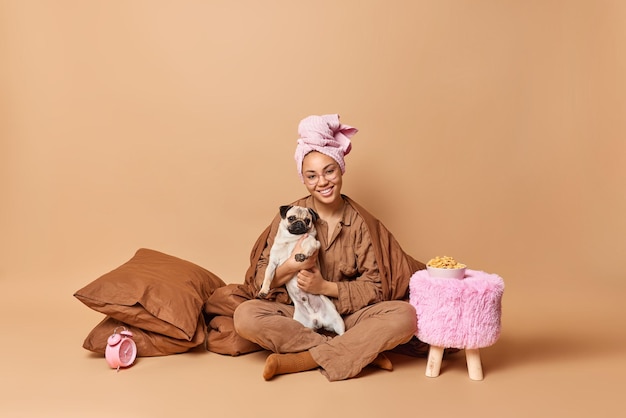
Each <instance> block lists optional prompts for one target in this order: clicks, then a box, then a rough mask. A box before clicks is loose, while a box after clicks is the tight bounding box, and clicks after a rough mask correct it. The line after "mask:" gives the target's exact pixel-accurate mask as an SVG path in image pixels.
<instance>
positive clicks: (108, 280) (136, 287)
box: [74, 248, 225, 341]
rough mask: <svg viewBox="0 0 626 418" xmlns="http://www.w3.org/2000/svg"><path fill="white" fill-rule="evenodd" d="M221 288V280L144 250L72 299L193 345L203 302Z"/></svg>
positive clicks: (196, 267) (182, 261)
mask: <svg viewBox="0 0 626 418" xmlns="http://www.w3.org/2000/svg"><path fill="white" fill-rule="evenodd" d="M221 286H225V283H224V282H223V281H222V280H221V279H220V278H219V277H217V276H216V275H215V274H213V273H211V272H210V271H208V270H206V269H204V268H202V267H200V266H197V265H195V264H193V263H190V262H189V261H185V260H182V259H180V258H176V257H173V256H171V255H167V254H163V253H160V252H158V251H154V250H149V249H145V248H141V249H139V250H138V251H137V252H136V253H135V255H134V256H133V257H132V258H131V259H130V260H128V261H127V262H126V263H124V264H122V265H121V266H119V267H118V268H116V269H115V270H113V271H111V272H109V273H106V274H105V275H103V276H101V277H99V278H98V279H96V280H94V281H93V282H91V283H89V284H88V285H87V286H85V287H83V288H82V289H80V290H78V291H77V292H76V293H75V294H74V296H75V297H76V298H78V299H79V300H80V301H81V302H83V303H84V304H85V305H87V306H88V307H90V308H92V309H94V310H96V311H98V312H102V313H103V314H105V315H108V316H110V317H112V318H114V319H117V320H118V321H120V322H124V323H125V324H128V325H131V326H133V327H137V328H141V329H143V330H146V331H150V332H156V333H158V334H162V335H165V336H168V337H172V338H176V339H185V340H187V341H192V340H193V338H194V335H195V334H196V328H197V325H198V318H199V317H200V316H201V315H200V314H201V312H202V307H203V304H204V303H205V302H206V301H207V299H208V298H209V296H210V295H211V293H213V291H214V290H215V289H217V288H218V287H221Z"/></svg>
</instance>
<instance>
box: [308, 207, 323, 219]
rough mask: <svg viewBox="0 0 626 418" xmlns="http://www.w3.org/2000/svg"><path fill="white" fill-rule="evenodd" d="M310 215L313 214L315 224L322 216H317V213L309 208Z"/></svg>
mask: <svg viewBox="0 0 626 418" xmlns="http://www.w3.org/2000/svg"><path fill="white" fill-rule="evenodd" d="M309 213H310V214H311V216H312V217H313V222H317V220H318V219H319V218H320V216H319V215H318V214H317V212H315V211H314V210H313V209H311V208H309Z"/></svg>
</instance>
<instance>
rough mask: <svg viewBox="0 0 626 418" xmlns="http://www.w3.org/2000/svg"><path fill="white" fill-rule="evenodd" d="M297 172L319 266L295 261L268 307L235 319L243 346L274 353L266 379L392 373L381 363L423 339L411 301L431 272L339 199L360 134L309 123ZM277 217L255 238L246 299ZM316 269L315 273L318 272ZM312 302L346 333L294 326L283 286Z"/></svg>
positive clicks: (252, 304)
mask: <svg viewBox="0 0 626 418" xmlns="http://www.w3.org/2000/svg"><path fill="white" fill-rule="evenodd" d="M298 131H299V136H300V138H299V139H298V145H297V148H296V155H295V158H296V163H297V168H298V173H299V175H300V178H301V180H302V181H303V183H304V185H305V187H306V189H307V191H308V193H309V195H308V196H307V197H305V198H303V199H300V200H298V201H296V202H293V204H295V205H300V206H305V207H308V208H311V209H314V210H315V211H316V212H317V214H318V215H319V219H318V220H317V222H316V224H315V226H316V229H317V239H318V240H319V241H320V243H321V248H320V250H319V251H318V254H317V257H315V256H313V257H309V258H308V259H307V260H305V261H304V262H299V261H296V260H295V258H294V257H293V255H295V254H297V253H299V252H301V251H300V248H299V246H296V248H295V249H294V252H293V254H292V257H290V259H289V260H288V261H287V262H285V263H284V264H282V265H281V266H280V267H279V268H278V269H277V271H276V275H275V277H274V280H273V282H272V288H273V289H272V291H271V292H270V295H269V297H268V298H267V299H265V300H263V299H254V298H251V299H250V300H247V301H244V302H242V303H241V304H240V305H238V307H237V308H236V310H235V311H234V315H233V318H234V327H235V330H236V332H237V334H239V335H240V336H241V337H243V338H245V339H247V340H249V341H252V342H254V343H256V344H258V345H259V346H261V347H263V348H265V349H267V350H270V351H273V352H274V353H273V354H270V355H269V357H268V358H267V360H266V364H265V369H264V371H263V377H264V378H265V380H270V379H272V378H273V377H274V376H275V375H278V374H285V373H294V372H300V371H305V370H312V369H316V368H321V371H322V373H324V375H326V377H327V378H328V379H329V380H330V381H336V380H342V379H347V378H350V377H354V376H356V375H357V374H358V373H359V372H360V371H361V370H362V369H363V368H364V367H366V366H367V365H369V364H372V365H374V366H377V367H380V368H382V369H386V370H392V368H393V366H392V364H391V362H390V361H389V359H388V358H387V357H386V356H385V355H384V354H382V353H383V352H384V351H386V350H391V349H393V348H394V347H396V346H398V345H399V344H403V343H406V342H408V341H409V340H410V339H411V338H412V337H413V336H414V335H415V332H416V329H417V321H416V313H415V310H414V308H413V307H412V306H411V305H410V304H409V303H408V302H407V301H406V300H405V299H406V297H407V291H408V283H409V279H410V277H411V275H412V274H413V273H414V272H415V271H417V270H419V269H423V268H425V266H424V264H423V263H420V262H418V261H416V260H414V259H413V258H412V257H410V256H409V255H407V254H406V253H404V251H403V250H402V249H401V248H400V246H399V245H398V243H397V242H396V240H395V239H394V238H393V235H392V234H391V233H389V231H388V230H387V229H386V228H385V227H384V226H383V225H382V223H380V221H378V220H377V219H376V218H375V217H373V216H372V215H371V214H369V213H368V212H367V211H366V210H365V209H363V208H362V207H360V206H359V205H358V204H357V203H356V202H354V201H353V200H351V199H350V198H349V197H347V196H345V195H342V194H341V187H342V183H343V175H344V173H345V162H344V157H345V155H346V154H348V153H349V152H350V150H351V142H350V137H351V136H352V135H354V134H355V133H356V132H357V130H356V129H354V128H352V127H350V126H347V125H342V124H341V123H340V122H339V116H338V115H323V116H309V117H308V118H305V119H303V120H302V121H301V122H300V125H299V129H298ZM279 221H280V218H279V217H278V215H277V216H276V218H275V219H274V220H273V222H272V224H271V225H270V227H268V229H267V230H266V231H265V233H264V234H263V235H262V236H261V237H260V238H259V240H258V241H257V244H256V246H255V249H253V254H255V253H256V254H257V256H256V257H255V256H254V255H253V257H252V260H251V262H252V263H251V267H250V269H249V270H248V275H247V277H246V285H247V286H248V289H249V293H252V294H254V295H255V293H254V292H255V291H258V289H259V288H260V286H261V283H262V282H263V276H264V272H265V268H266V266H267V263H268V258H269V250H270V248H271V246H272V243H273V239H274V236H275V235H276V230H277V226H278V223H279ZM316 262H319V267H317V263H316ZM296 274H297V276H298V286H299V287H300V288H301V289H302V290H305V291H307V292H309V293H313V294H323V295H326V296H328V297H330V298H331V300H332V301H333V302H334V304H335V306H336V307H337V310H338V311H339V313H340V314H341V315H342V317H343V319H344V322H345V325H346V331H345V333H344V334H343V335H339V336H337V335H328V334H327V333H323V332H316V331H313V330H311V329H309V328H306V327H304V326H303V325H301V324H300V323H299V322H297V321H295V320H294V319H293V312H294V307H293V305H292V304H290V301H289V299H288V296H287V294H286V292H285V290H284V287H283V285H284V284H285V283H286V282H287V281H288V280H290V279H291V278H292V277H293V276H294V275H296Z"/></svg>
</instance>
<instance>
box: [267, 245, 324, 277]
mask: <svg viewBox="0 0 626 418" xmlns="http://www.w3.org/2000/svg"><path fill="white" fill-rule="evenodd" d="M307 236H308V234H304V235H302V237H300V239H299V240H298V242H297V243H296V245H295V247H294V248H293V251H292V252H291V255H290V256H289V258H288V259H287V260H286V261H285V262H284V263H283V264H281V265H280V266H278V268H277V269H276V273H275V275H274V280H272V285H271V286H272V288H275V287H280V286H282V285H284V284H285V283H287V282H288V281H289V280H291V279H292V278H293V276H295V275H296V273H298V272H299V271H302V270H308V269H312V268H313V267H315V266H316V265H317V253H318V251H315V252H314V253H313V254H311V255H310V256H309V257H307V258H306V259H305V260H304V261H296V259H295V256H296V254H303V252H304V250H303V249H302V240H304V239H305V238H306V237H307Z"/></svg>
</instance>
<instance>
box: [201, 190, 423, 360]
mask: <svg viewBox="0 0 626 418" xmlns="http://www.w3.org/2000/svg"><path fill="white" fill-rule="evenodd" d="M344 197H345V199H346V200H347V202H348V204H350V205H351V206H352V207H353V208H354V209H355V210H356V211H357V212H358V213H359V214H360V215H361V216H362V217H363V219H364V220H365V223H366V225H367V226H368V228H369V232H370V236H371V238H372V243H373V247H374V252H375V255H376V261H377V263H378V267H379V270H380V274H381V282H382V286H383V297H384V298H385V300H396V299H401V300H402V299H407V297H408V288H409V280H410V278H411V276H412V275H413V273H415V272H416V271H417V270H422V269H424V268H426V266H425V265H424V264H423V263H421V262H419V261H417V260H415V259H414V258H413V257H411V256H410V255H408V254H406V253H405V252H404V251H403V250H402V248H401V247H400V244H399V243H398V242H397V241H396V239H395V238H394V236H393V235H392V234H391V232H389V230H388V229H387V228H386V227H385V226H384V225H383V224H382V222H380V221H379V220H378V219H377V218H375V217H374V216H373V215H371V214H370V213H369V212H367V211H366V210H365V209H364V208H362V207H361V206H360V205H358V204H357V203H356V202H354V201H353V200H352V199H350V198H349V197H347V196H344ZM303 201H304V199H300V200H298V201H296V202H294V203H293V204H294V205H301V204H303ZM279 221H280V218H278V217H276V218H275V219H274V221H273V222H272V224H270V225H269V226H268V227H267V228H266V229H265V230H264V231H263V233H261V235H260V236H259V238H258V239H257V241H256V242H255V244H254V247H253V248H252V252H251V254H250V266H249V267H248V270H247V271H246V275H245V281H244V283H243V284H229V285H227V286H223V287H221V288H218V289H216V290H215V292H214V293H213V294H212V295H211V297H210V298H209V300H208V301H207V303H206V304H205V306H204V312H205V314H206V315H207V316H208V317H209V318H208V319H209V334H208V339H207V349H208V350H209V351H213V352H216V353H220V354H229V355H239V354H245V353H248V352H252V351H257V350H260V349H261V347H259V346H258V345H256V344H253V343H251V342H249V341H247V340H245V339H243V338H241V337H240V336H239V335H237V333H236V332H235V330H234V327H233V321H232V316H233V313H234V312H235V309H236V308H237V306H239V304H240V303H241V302H243V301H245V300H249V299H253V298H255V297H256V295H257V293H258V291H259V289H260V284H259V283H256V282H255V272H256V266H257V263H258V261H259V258H260V257H261V253H262V251H263V249H264V248H265V245H266V244H268V245H271V244H272V242H273V239H274V235H275V234H276V230H277V226H278V222H279ZM268 298H270V299H272V300H276V301H278V302H283V303H288V302H289V295H288V294H287V292H286V290H285V289H284V288H278V289H273V290H272V291H271V293H270V295H269V296H268Z"/></svg>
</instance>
